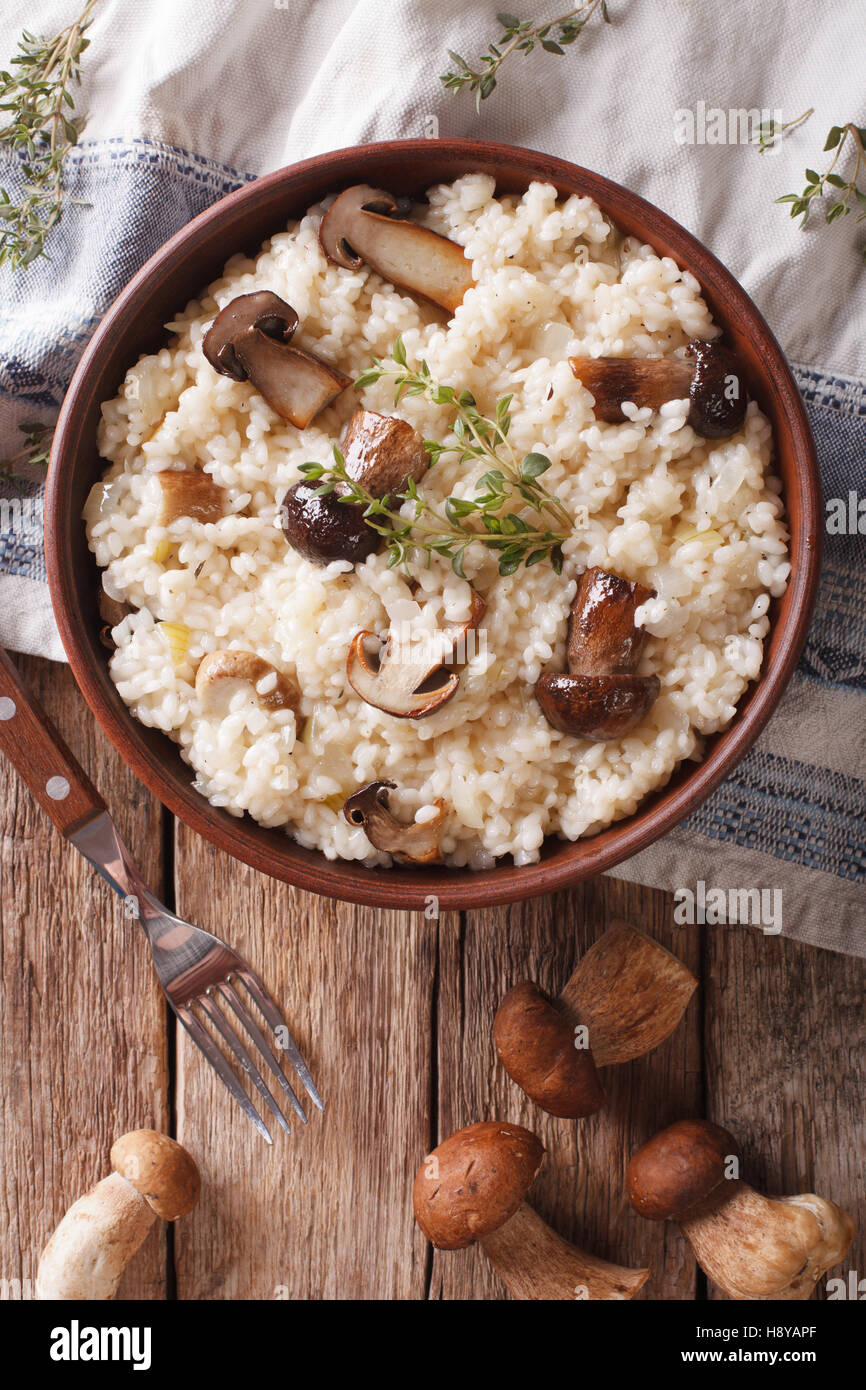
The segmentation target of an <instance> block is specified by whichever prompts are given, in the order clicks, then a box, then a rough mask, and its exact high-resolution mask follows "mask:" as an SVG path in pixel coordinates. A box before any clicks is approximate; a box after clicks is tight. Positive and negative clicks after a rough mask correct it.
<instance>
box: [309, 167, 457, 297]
mask: <svg viewBox="0 0 866 1390" xmlns="http://www.w3.org/2000/svg"><path fill="white" fill-rule="evenodd" d="M398 211H400V208H399V205H398V201H397V199H396V198H395V197H394V196H393V194H391V193H386V192H385V190H384V189H382V188H370V187H369V186H368V185H367V184H355V185H354V186H353V187H352V188H347V189H346V190H345V192H343V193H341V194H340V195H339V197H338V198H336V199H335V200H334V202H333V203H332V204H331V206H330V208H329V209H328V211H327V212H326V213H325V216H324V217H323V218H322V225H321V227H320V228H319V244H320V246H321V248H322V250H323V251H324V253H325V255H326V256H327V257H328V260H329V261H333V263H334V264H335V265H339V266H343V267H344V268H345V269H346V270H360V268H361V266H362V265H364V264H367V265H368V266H369V267H370V269H371V270H375V271H376V273H377V274H378V275H381V276H382V277H383V278H384V279H385V280H391V281H392V283H393V284H395V285H399V286H400V288H401V289H406V290H411V291H412V292H413V293H415V294H420V295H423V296H424V298H425V299H430V300H432V301H433V303H434V304H439V305H440V306H441V307H442V308H443V309H447V310H449V312H450V313H453V312H454V310H455V309H456V308H457V307H458V305H459V304H460V303H461V302H462V300H463V296H464V295H465V293H466V291H467V290H468V289H471V287H472V285H473V284H474V281H473V279H472V266H471V264H470V262H469V261H468V260H467V259H466V256H465V254H464V251H463V248H462V246H458V245H457V243H456V242H454V241H449V240H448V238H447V237H443V236H439V234H438V232H431V231H430V229H429V228H428V227H422V226H421V224H420V222H413V221H412V220H411V219H408V218H402V217H396V216H394V214H395V213H396V212H398Z"/></svg>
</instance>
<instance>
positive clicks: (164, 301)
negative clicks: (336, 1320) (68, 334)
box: [46, 140, 821, 909]
mask: <svg viewBox="0 0 866 1390" xmlns="http://www.w3.org/2000/svg"><path fill="white" fill-rule="evenodd" d="M473 170H477V171H482V172H484V173H489V174H492V175H494V176H495V178H496V182H497V186H498V189H499V190H500V191H501V192H522V191H523V190H524V189H525V188H526V186H527V185H528V184H529V182H530V181H531V180H533V179H543V180H546V181H548V182H550V183H553V184H555V185H556V187H557V188H558V189H559V190H560V192H562V193H564V194H570V193H578V194H588V195H589V196H590V197H592V198H594V199H595V200H596V202H598V203H599V204H600V205H601V207H602V208H603V209H604V211H605V212H607V213H609V214H610V216H611V217H612V218H613V219H614V221H615V222H616V223H617V225H618V226H619V227H620V228H621V229H622V230H623V231H624V232H626V233H629V234H631V235H634V236H638V237H640V238H641V239H642V240H644V241H646V242H649V243H650V244H651V245H652V246H654V247H655V248H656V249H657V250H658V251H661V252H663V253H664V254H665V255H668V256H672V257H673V258H674V259H675V260H676V261H677V263H678V264H679V265H681V266H685V267H687V268H688V269H689V270H690V271H691V272H692V274H693V275H695V276H696V278H697V279H698V280H699V281H700V283H701V286H702V287H703V291H704V294H705V296H706V299H707V302H708V304H709V306H710V309H711V311H712V313H713V315H714V316H715V320H716V322H717V323H718V324H720V325H721V327H722V328H723V329H724V331H725V333H726V334H727V336H728V340H729V341H730V342H731V344H732V345H733V347H734V348H735V349H736V351H737V353H738V354H739V357H740V359H741V361H742V363H743V364H744V367H745V372H746V375H747V378H748V383H749V389H750V390H751V392H752V394H753V395H754V396H755V397H756V398H757V400H758V401H759V402H760V404H761V406H762V408H763V409H764V411H765V412H766V413H767V415H768V416H769V418H770V420H771V421H772V424H773V429H774V432H775V440H776V467H777V469H778V471H779V473H780V474H781V476H782V479H783V482H784V495H785V502H786V506H787V512H788V519H789V523H790V527H791V550H792V563H793V573H792V577H791V582H790V584H789V586H788V590H787V592H786V593H785V596H784V598H783V599H782V600H781V601H780V602H778V603H776V604H775V605H774V611H773V614H772V616H773V626H772V631H771V633H770V635H769V638H768V640H767V642H766V644H765V652H764V664H763V670H762V674H761V677H760V679H759V680H758V681H757V682H755V683H754V684H753V685H751V686H750V687H749V690H748V691H747V693H746V695H745V696H744V698H743V700H742V701H741V703H740V706H739V708H738V710H737V714H736V717H735V719H734V721H733V723H732V724H731V726H730V728H728V729H727V730H726V731H725V732H724V733H722V734H721V735H718V736H716V737H715V738H713V739H712V740H710V742H709V746H708V749H707V753H706V756H705V758H704V760H703V762H701V763H700V764H699V765H697V766H695V765H694V764H691V763H688V764H685V765H683V766H681V767H680V768H679V770H678V771H677V772H676V773H675V775H674V777H673V778H672V780H671V781H670V782H669V783H668V785H667V786H666V787H664V788H663V789H662V790H661V791H660V792H658V793H656V794H654V795H653V796H651V797H649V798H647V799H646V800H645V801H644V802H643V803H642V804H641V806H640V808H639V809H638V811H637V812H636V814H635V815H633V816H630V817H629V818H628V819H627V820H623V821H620V822H618V823H616V824H614V825H612V826H610V827H609V828H608V829H607V830H604V831H602V833H601V834H599V835H596V836H594V837H593V838H591V839H586V840H580V841H578V842H577V843H570V842H565V841H561V840H555V839H551V840H549V841H548V842H547V844H546V845H545V848H544V853H543V856H542V858H541V860H540V862H539V863H537V864H533V865H530V866H528V867H526V868H515V867H514V866H513V865H511V864H503V865H502V867H500V868H496V869H490V870H486V871H484V872H481V873H472V872H470V871H469V870H465V869H454V870H450V869H447V868H444V867H433V868H429V867H428V868H423V869H420V868H419V869H390V870H382V869H365V868H364V867H363V866H361V865H359V864H355V863H343V862H341V861H331V860H328V859H326V858H325V857H324V855H322V854H320V853H317V852H314V851H310V850H306V849H301V848H300V846H298V845H296V844H295V843H294V841H292V840H291V839H290V838H289V837H288V836H287V835H285V834H283V833H282V832H280V831H278V830H266V829H264V828H263V827H262V826H259V825H256V824H255V823H254V822H253V821H251V820H250V819H249V818H248V817H245V818H244V819H243V820H238V819H236V818H235V817H233V816H230V815H228V814H227V813H226V812H225V811H221V810H217V809H215V808H214V807H212V806H210V805H209V804H208V803H207V801H205V800H204V799H203V798H202V797H201V796H200V795H199V794H198V793H197V792H195V791H193V788H192V774H191V772H190V769H189V768H188V767H187V766H186V764H185V763H183V762H182V761H181V758H180V755H179V753H178V750H177V747H176V745H175V744H173V743H172V742H170V740H169V739H167V738H166V737H165V736H164V735H162V734H160V733H158V732H157V731H156V730H154V729H146V728H144V727H143V726H142V725H141V724H138V723H136V721H135V720H134V719H133V718H132V715H131V714H130V713H129V711H128V709H127V708H126V706H125V705H124V704H123V702H122V700H121V699H120V696H119V695H118V694H117V691H116V690H115V688H114V686H113V685H112V683H111V680H110V678H109V675H108V667H107V661H106V653H105V652H104V650H103V648H102V647H101V646H100V644H99V627H100V623H99V618H98V615H97V611H96V602H95V595H96V593H97V569H96V565H95V563H94V561H93V558H92V556H91V555H90V552H89V551H88V548H87V544H86V540H85V534H84V526H83V523H82V521H81V510H82V507H83V505H84V500H85V498H86V496H87V493H88V490H89V488H90V486H91V485H92V483H93V482H94V481H95V480H96V479H97V477H98V476H99V473H100V471H101V465H100V460H99V457H98V454H97V449H96V429H97V422H98V420H99V410H100V404H101V402H102V401H105V400H108V399H110V398H111V397H112V396H114V395H115V394H116V392H117V389H118V386H119V384H120V382H121V380H122V379H123V377H124V375H125V372H126V369H127V368H128V367H129V366H130V364H131V363H133V362H134V361H135V360H136V358H137V357H138V355H139V354H140V353H143V352H151V351H153V350H154V349H155V348H157V347H158V346H160V345H161V344H162V343H163V342H164V341H165V338H166V334H165V331H164V328H163V325H164V324H165V323H166V322H168V321H169V320H170V319H171V317H172V316H173V314H174V313H176V312H177V310H178V309H180V308H183V306H184V305H185V304H186V303H187V301H188V300H190V299H191V298H193V297H194V296H195V295H197V294H198V293H199V292H200V291H201V290H202V289H203V288H204V287H205V286H206V285H207V284H209V283H210V281H211V280H213V279H214V278H215V277H216V276H217V275H218V274H219V272H220V271H221V269H222V267H223V265H224V263H225V262H226V260H227V259H228V258H229V256H231V255H232V254H233V253H235V252H237V251H241V250H253V249H254V248H256V247H258V245H259V244H260V243H261V242H262V241H263V240H264V239H265V238H266V237H267V236H269V235H271V234H272V233H273V232H275V231H277V230H278V229H280V228H281V227H283V226H284V225H285V223H286V221H287V220H288V219H289V218H291V217H295V216H297V215H298V214H300V213H301V212H303V211H304V210H305V209H306V208H307V207H308V206H310V204H312V203H315V202H316V201H317V200H318V199H320V198H322V197H324V196H325V195H326V194H327V193H332V192H334V191H336V190H338V189H341V188H344V187H346V186H347V185H349V184H353V183H368V184H372V185H374V186H378V187H383V188H388V189H392V190H393V191H394V192H396V193H401V194H405V193H418V192H421V191H422V190H424V189H425V188H427V187H428V186H429V185H430V184H432V183H436V182H439V181H449V180H451V179H454V178H456V177H458V176H459V175H461V174H464V173H467V172H471V171H473ZM820 515H821V510H820V490H819V484H818V470H817V463H816V459H815V450H814V445H813V441H812V438H811V435H810V432H809V426H808V424H807V421H806V415H805V412H804V409H803V405H802V403H801V401H800V397H799V394H798V392H797V387H796V385H795V383H794V379H793V377H792V376H791V373H790V371H789V369H788V366H787V364H786V362H785V359H784V357H783V355H782V352H781V349H780V348H779V345H778V343H777V342H776V340H775V338H774V337H773V335H772V333H771V332H770V330H769V328H768V327H767V325H766V323H765V322H764V320H763V318H762V317H761V315H760V314H759V313H758V310H757V309H756V308H755V306H754V304H753V303H752V302H751V300H750V299H749V297H748V295H747V294H746V293H745V291H744V290H742V289H741V288H740V286H739V285H738V284H737V282H736V280H734V278H733V277H732V276H731V275H730V274H729V273H728V271H727V270H726V269H725V267H724V266H723V265H721V264H720V263H719V262H718V261H717V260H716V259H715V257H714V256H712V255H711V254H710V252H709V251H707V250H706V249H705V248H704V247H703V246H702V245H701V244H700V242H698V241H696V240H695V238H694V237H693V236H691V235H690V234H689V233H688V232H687V231H685V230H684V229H683V228H682V227H680V226H678V225H677V223H676V222H673V221H672V220H671V218H670V217H667V216H666V215H665V214H664V213H663V212H660V211H659V210H658V208H655V207H652V206H651V204H649V203H646V202H644V201H643V199H641V198H638V197H636V196H635V194H633V193H629V192H628V191H627V190H626V189H624V188H620V187H619V186H618V185H617V184H615V183H611V182H610V181H609V180H608V179H606V178H603V177H602V176H601V175H600V174H594V173H591V172H590V171H589V170H587V169H582V168H579V167H577V166H576V165H574V164H567V163H565V162H564V161H563V160H559V159H553V158H551V157H549V156H548V155H544V154H539V153H536V152H534V151H532V150H524V149H517V148H514V147H511V146H508V145H492V144H485V143H483V142H480V141H474V140H436V141H426V140H405V141H395V142H391V143H386V144H380V145H367V146H359V147H356V148H354V149H346V150H336V151H334V152H332V153H330V154H325V155H320V156H317V157H316V158H314V159H308V160H305V161H304V162H303V163H301V164H295V165H293V166H292V167H291V168H288V169H281V170H279V171H278V172H277V173H275V174H269V175H268V176H267V177H265V178H262V179H259V180H258V181H257V182H255V183H252V184H249V185H247V186H246V187H244V188H241V189H240V190H239V191H238V192H236V193H232V194H230V195H229V196H228V197H227V198H224V199H223V200H222V201H221V202H220V203H217V204H216V205H215V206H214V207H212V208H210V209H209V210H208V211H207V212H204V213H202V214H201V216H199V217H197V218H195V220H194V221H193V222H191V223H190V224H189V226H187V227H185V228H184V229H183V231H181V232H179V233H178V234H177V236H175V237H173V238H172V239H171V241H169V242H167V243H166V245H165V246H163V247H162V249H161V250H160V251H158V252H157V254H156V255H155V256H153V257H152V258H151V260H149V261H148V263H147V265H146V266H144V268H143V269H142V270H141V271H139V273H138V275H136V277H135V279H134V280H132V282H131V283H130V284H129V285H128V286H127V288H126V290H125V291H124V292H123V294H122V295H121V296H120V298H119V299H118V300H117V302H116V303H115V304H114V306H113V307H112V308H111V310H110V311H109V312H108V313H107V314H106V316H105V318H104V319H103V321H102V323H101V325H100V327H99V329H98V330H97V332H96V334H95V336H94V338H93V341H92V342H91V344H90V346H89V347H88V349H87V351H86V352H85V354H84V357H83V358H82V361H81V364H80V366H79V368H78V370H77V372H76V373H75V377H74V379H73V381H72V385H71V387H70V389H69V393H68V395H67V397H66V400H65V402H64V406H63V410H62V412H61V415H60V421H59V424H58V427H57V432H56V434H55V440H54V448H53V452H52V462H51V470H50V476H49V481H48V491H47V498H46V518H47V521H46V543H47V561H48V575H49V579H50V583H51V594H52V599H53V603H54V611H55V613H56V615H57V621H58V624H59V627H60V632H61V636H62V638H63V643H64V646H65V648H66V652H67V655H68V657H69V661H70V664H71V666H72V670H73V672H74V674H75V677H76V679H77V681H78V684H79V685H80V686H81V689H82V691H83V693H84V696H85V699H86V700H87V702H88V704H89V705H90V707H91V709H92V710H93V712H94V714H95V715H96V717H97V719H98V720H99V722H100V724H101V725H102V727H103V729H105V731H106V733H107V734H108V736H109V738H110V739H111V741H112V742H113V743H114V745H115V747H116V748H118V750H119V751H120V753H121V754H122V755H123V757H124V758H125V759H126V761H127V762H128V763H129V765H130V766H131V767H132V769H133V770H134V771H135V772H136V773H137V774H138V776H139V777H140V778H141V779H142V781H143V782H144V783H145V785H146V786H148V787H149V788H150V789H151V791H153V792H154V793H155V794H156V795H157V796H158V797H159V798H160V800H161V801H163V802H164V803H165V805H166V806H167V807H168V808H169V810H171V811H173V812H174V813H175V815H178V816H180V818H181V819H182V820H184V821H186V822H187V824H189V825H191V826H192V827H193V828H194V829H195V830H198V831H199V832H200V833H201V834H202V835H205V836H206V837H207V838H208V839H209V840H212V841H213V842H214V844H216V845H219V846H220V848H221V849H224V850H227V851H228V852H229V853H230V854H233V855H235V856H236V857H237V858H238V859H241V860H243V861H245V862H246V863H248V864H251V865H253V867H254V868H256V869H261V870H263V871H264V872H265V873H268V874H272V875H273V876H274V877H275V878H280V879H284V880H286V881H287V882H288V883H293V884H296V885H297V886H298V887H300V888H305V889H309V890H310V891H312V892H314V893H324V894H327V895H328V896H330V897H335V898H342V899H345V900H348V901H351V902H360V903H368V904H372V905H374V906H378V907H391V908H394V907H400V908H416V909H417V908H421V907H423V906H424V902H425V898H427V897H428V895H431V894H434V895H435V896H436V897H437V898H438V899H439V903H440V906H441V907H442V908H443V909H444V908H466V907H486V906H489V905H491V904H494V903H504V902H513V901H516V900H518V899H521V898H529V897H533V896H535V895H537V894H541V893H549V892H552V891H553V890H554V889H558V888H563V887H565V886H567V885H568V884H571V883H575V882H577V881H578V880H580V879H584V878H588V877H590V876H591V875H593V874H597V873H601V872H602V871H604V870H605V869H609V868H611V866H612V865H614V864H617V863H619V861H620V860H622V859H626V858H628V856H629V855H631V854H635V853H636V852H637V851H638V850H642V849H645V848H646V846H647V845H649V844H651V843H652V842H653V841H654V840H657V839H658V838H659V836H660V835H663V834H664V833H665V831H667V830H669V829H670V828H671V827H672V826H674V825H676V824H677V822H678V821H680V820H682V818H683V817H684V816H686V815H687V814H688V813H689V812H690V811H692V810H693V809H694V808H695V807H696V806H698V805H699V804H700V802H702V801H703V800H704V798H705V797H706V796H708V795H709V793H710V792H711V791H712V790H713V788H714V787H717V786H718V784H719V783H720V782H721V781H722V780H723V779H724V777H726V776H727V775H728V774H729V773H730V772H731V770H732V768H733V767H734V766H735V765H736V764H737V762H739V760H740V759H741V758H742V757H743V755H744V754H745V753H746V751H747V750H748V749H749V747H750V746H751V744H752V743H753V742H754V740H755V738H756V737H757V735H758V733H759V732H760V730H761V729H762V727H763V726H764V724H765V723H766V721H767V719H768V718H769V716H770V714H771V713H772V710H773V708H774V706H775V705H776V703H777V702H778V700H779V697H780V696H781V694H782V691H783V689H784V687H785V685H786V684H787V682H788V679H789V677H790V675H791V673H792V672H793V670H794V667H795V665H796V663H797V659H798V657H799V655H800V651H801V649H802V646H803V642H804V640H805V636H806V630H807V627H808V624H809V618H810V615H811V610H812V605H813V601H814V598H815V592H816V587H817V579H818V570H819V562H820V539H819V538H820V534H821V533H820Z"/></svg>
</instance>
